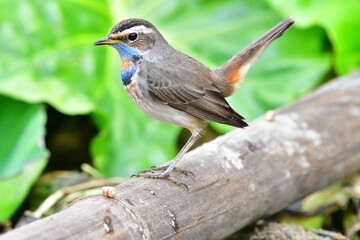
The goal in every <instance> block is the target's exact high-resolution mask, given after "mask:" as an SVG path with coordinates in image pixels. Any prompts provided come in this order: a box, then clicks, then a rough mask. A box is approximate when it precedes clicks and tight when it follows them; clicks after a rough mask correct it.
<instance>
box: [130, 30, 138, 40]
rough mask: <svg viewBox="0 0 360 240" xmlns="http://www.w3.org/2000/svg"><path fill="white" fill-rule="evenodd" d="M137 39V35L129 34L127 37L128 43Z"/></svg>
mask: <svg viewBox="0 0 360 240" xmlns="http://www.w3.org/2000/svg"><path fill="white" fill-rule="evenodd" d="M137 37H138V35H137V33H134V32H133V33H130V34H129V36H128V39H129V40H130V41H135V40H136V39H137Z"/></svg>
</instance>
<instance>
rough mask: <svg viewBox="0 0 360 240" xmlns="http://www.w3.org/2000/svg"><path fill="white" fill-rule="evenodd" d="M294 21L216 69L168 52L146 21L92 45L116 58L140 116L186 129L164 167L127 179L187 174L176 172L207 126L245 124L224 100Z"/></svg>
mask: <svg viewBox="0 0 360 240" xmlns="http://www.w3.org/2000/svg"><path fill="white" fill-rule="evenodd" d="M294 23H295V21H293V19H292V17H288V18H286V19H284V20H283V21H281V22H279V23H278V24H277V25H275V26H274V27H273V28H271V29H270V30H269V31H268V32H266V33H265V34H264V35H263V36H261V37H260V38H258V39H257V40H255V41H254V42H252V43H251V44H250V45H248V46H247V47H246V48H244V49H243V50H241V51H240V52H238V53H237V54H235V55H234V56H233V57H232V58H230V59H229V60H228V61H226V62H225V63H224V64H222V65H221V66H219V67H218V68H216V69H210V68H208V67H206V66H205V65H204V64H202V63H200V62H199V61H197V60H196V59H194V58H192V57H190V56H188V55H186V54H184V53H182V52H180V51H178V50H176V49H175V48H173V47H172V46H171V45H170V44H169V43H168V42H167V41H166V40H165V38H164V37H163V36H162V34H161V33H160V32H159V31H158V30H157V28H156V27H155V26H154V25H153V24H152V23H150V22H149V21H147V20H144V19H140V18H130V19H125V20H122V21H120V22H119V23H117V24H116V25H115V26H114V27H113V28H112V29H111V30H110V32H109V34H108V35H107V36H106V37H104V38H102V39H99V40H97V41H95V42H94V43H93V44H94V45H96V46H97V45H109V46H111V47H113V48H115V49H116V50H117V51H118V53H119V54H120V58H121V79H122V83H123V86H124V88H125V91H126V92H127V94H128V96H129V97H130V99H131V100H132V101H133V102H134V103H135V105H136V106H137V107H138V108H140V109H141V110H142V111H143V112H144V113H146V114H147V115H149V116H151V117H152V118H155V119H157V120H160V121H162V122H166V123H169V124H173V125H177V126H180V127H183V128H186V129H188V130H189V131H190V132H191V137H190V138H189V139H188V141H187V142H186V144H185V145H184V146H183V148H182V149H181V150H180V151H179V153H178V154H177V155H176V156H175V158H174V159H173V160H172V161H171V162H170V163H169V164H167V165H164V166H152V167H151V168H150V169H147V170H143V171H140V172H139V173H137V174H134V175H133V176H136V177H144V178H151V179H168V180H170V181H172V182H173V183H175V184H176V185H178V186H179V185H184V186H185V187H186V188H187V189H188V187H187V186H186V185H185V184H184V183H181V182H178V181H176V180H175V179H173V178H172V177H170V173H171V172H172V171H175V170H176V171H179V172H181V173H184V174H186V175H187V174H188V173H191V174H193V173H192V172H191V171H188V170H184V169H181V168H178V167H176V166H177V165H178V163H179V161H180V160H181V159H182V157H183V156H184V154H185V153H186V152H187V151H188V150H189V149H190V148H191V146H192V145H193V144H194V143H195V142H196V140H198V139H199V138H200V136H201V134H202V132H203V129H204V127H205V126H206V124H207V122H210V121H211V122H217V123H221V124H226V125H230V126H234V127H238V128H244V127H246V126H248V124H247V123H246V122H245V121H244V117H243V116H241V115H240V114H238V113H237V112H236V111H235V110H234V109H233V108H232V107H231V106H230V105H229V103H228V102H227V101H226V99H225V98H226V97H229V96H231V95H232V94H234V93H235V92H236V90H237V89H239V87H240V86H241V84H242V83H243V81H244V78H245V76H246V74H247V73H248V70H249V68H250V67H251V66H252V65H253V64H254V63H255V62H256V61H257V59H258V58H259V56H260V55H261V54H262V53H263V52H264V50H265V49H266V48H267V47H268V46H269V45H270V44H271V42H273V41H274V40H275V39H277V38H279V37H280V36H281V35H283V33H284V32H285V31H286V30H288V29H289V28H290V27H291V26H292V25H293V24H294Z"/></svg>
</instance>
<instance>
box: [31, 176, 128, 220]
mask: <svg viewBox="0 0 360 240" xmlns="http://www.w3.org/2000/svg"><path fill="white" fill-rule="evenodd" d="M125 181H126V179H124V178H120V177H115V178H100V179H95V180H92V181H89V182H85V183H80V184H76V185H73V186H67V187H63V188H61V189H59V190H57V191H56V192H54V193H53V194H51V195H50V196H49V197H47V198H46V199H45V201H44V202H43V203H42V204H41V205H40V206H39V207H38V209H37V210H36V211H35V212H33V213H32V216H33V217H35V218H41V217H42V216H43V214H44V213H45V212H46V211H48V210H49V209H50V208H52V207H53V206H54V205H55V204H56V203H57V202H58V201H59V200H60V199H62V198H63V197H65V196H66V195H67V194H69V193H73V192H77V191H83V190H86V189H89V188H95V187H101V186H104V185H116V184H120V183H123V182H125Z"/></svg>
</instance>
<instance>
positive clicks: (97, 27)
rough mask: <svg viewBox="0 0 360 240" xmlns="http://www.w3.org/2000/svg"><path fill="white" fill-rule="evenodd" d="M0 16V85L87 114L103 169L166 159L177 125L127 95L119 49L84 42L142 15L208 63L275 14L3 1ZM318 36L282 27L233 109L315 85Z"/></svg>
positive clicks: (155, 1) (253, 6) (222, 5)
mask: <svg viewBox="0 0 360 240" xmlns="http://www.w3.org/2000/svg"><path fill="white" fill-rule="evenodd" d="M0 14H1V16H3V20H2V21H1V22H0V32H1V34H0V40H1V42H2V43H6V44H2V45H0V51H1V54H2V58H1V59H0V71H1V73H2V74H1V77H0V93H2V94H4V95H8V96H12V97H14V98H19V99H22V100H25V101H28V102H47V103H49V104H51V105H53V106H54V107H56V108H57V109H58V110H60V111H62V112H64V113H67V114H81V113H92V115H93V116H94V119H95V121H96V123H97V125H98V126H99V128H100V134H99V135H98V136H97V138H96V139H95V140H94V142H93V144H92V153H93V156H94V160H95V165H96V166H97V167H98V168H99V169H100V170H101V171H102V172H104V173H105V174H107V175H109V176H113V175H119V174H120V175H124V176H126V175H130V174H131V173H134V172H136V171H137V170H140V169H142V168H144V167H148V166H150V165H153V164H159V163H161V162H164V161H165V160H169V159H170V158H171V157H173V156H174V154H175V146H176V144H175V143H176V138H177V135H178V132H179V128H178V127H174V126H170V125H168V124H165V123H160V122H157V121H156V120H153V119H151V118H150V117H148V116H146V115H145V114H143V113H142V112H141V111H140V110H139V109H137V108H136V107H135V106H134V105H133V104H132V103H131V101H130V100H129V98H128V97H127V96H126V93H125V91H124V90H123V88H122V86H121V79H120V58H119V56H118V53H117V52H116V51H115V50H114V49H112V48H110V47H96V48H95V47H92V46H91V44H92V42H93V41H95V40H97V39H99V38H102V37H104V36H105V35H106V34H107V33H108V31H109V30H110V29H111V27H112V26H113V25H114V24H115V23H116V22H118V21H119V20H121V19H124V18H128V17H141V18H145V19H148V20H150V21H151V22H153V23H154V25H156V26H157V27H158V29H159V30H160V31H161V32H162V33H163V34H164V36H165V38H166V39H168V41H169V43H170V44H171V45H173V46H174V47H176V48H177V49H179V50H181V51H183V52H185V53H187V54H189V55H190V56H193V57H195V58H197V59H198V60H200V61H201V62H203V63H204V64H206V65H208V66H209V67H217V66H219V65H221V64H222V63H223V62H225V61H226V60H227V59H229V58H230V57H231V56H232V55H234V54H236V53H237V52H238V51H239V50H241V49H242V48H243V47H245V46H246V45H247V44H249V43H251V42H252V41H253V40H255V39H256V38H257V37H260V36H261V35H262V34H263V33H264V32H265V31H266V30H268V29H269V28H270V27H272V26H273V25H274V24H276V23H277V22H278V21H280V20H281V19H282V18H281V17H280V16H279V15H277V14H276V13H275V12H274V10H272V9H271V8H270V7H269V6H268V5H267V4H266V3H265V2H264V1H251V0H247V1H241V2H240V1H236V0H226V1H202V0H196V1H190V0H189V1H181V0H174V1H165V0H151V1H150V0H147V1H140V0H136V1H126V0H108V1H100V0H99V1H95V0H94V1H90V2H89V1H88V2H85V1H80V0H62V1H60V0H47V1H43V0H17V1H13V0H3V1H2V2H0ZM323 38H324V32H323V31H322V30H321V29H311V30H299V29H295V28H294V29H291V30H289V32H288V33H286V34H285V36H284V37H282V38H281V39H280V40H277V41H276V42H275V43H274V44H273V45H272V46H270V48H269V49H268V50H267V51H266V52H265V53H264V55H263V56H262V58H261V59H260V60H259V62H258V63H257V64H256V65H255V66H254V69H253V70H250V73H249V76H248V78H247V79H246V81H245V83H244V86H243V87H242V89H241V90H240V91H239V92H238V93H236V94H235V95H234V97H232V98H230V100H229V101H230V102H231V103H232V104H233V106H234V108H235V109H236V110H238V111H239V112H240V113H241V114H242V115H244V117H246V118H247V120H251V119H253V118H255V117H257V116H259V115H261V114H262V113H264V112H265V111H266V110H267V109H269V108H275V107H277V106H281V105H283V104H285V103H287V102H289V101H291V100H293V99H294V98H296V97H297V96H299V95H301V94H304V93H305V92H307V91H309V90H310V89H312V88H313V87H315V86H316V85H317V84H318V83H319V82H320V81H321V79H322V77H323V76H324V75H325V74H326V73H327V72H328V71H329V68H330V56H329V54H328V53H326V52H324V50H323V45H324V44H323V42H322V39H323ZM216 126H217V128H218V129H219V130H221V131H225V130H227V128H226V126H223V125H221V126H220V125H216ZM146 160H147V161H146Z"/></svg>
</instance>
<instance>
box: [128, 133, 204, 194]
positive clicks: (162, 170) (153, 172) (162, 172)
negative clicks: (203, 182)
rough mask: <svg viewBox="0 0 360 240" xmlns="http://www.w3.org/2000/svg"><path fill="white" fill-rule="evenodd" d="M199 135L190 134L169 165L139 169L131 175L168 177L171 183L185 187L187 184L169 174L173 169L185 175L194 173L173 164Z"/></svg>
mask: <svg viewBox="0 0 360 240" xmlns="http://www.w3.org/2000/svg"><path fill="white" fill-rule="evenodd" d="M200 136H201V134H200V133H196V134H192V135H191V137H190V138H189V140H188V141H187V142H186V144H185V145H184V147H183V148H182V149H181V150H180V152H179V153H178V154H177V155H176V157H175V158H174V159H173V160H172V161H171V162H170V164H169V165H167V166H160V167H157V166H153V167H151V168H150V169H147V170H144V171H140V172H139V173H137V174H135V175H133V176H135V177H145V178H153V179H160V178H163V179H168V180H170V181H172V182H173V183H175V184H176V185H184V186H185V187H186V188H187V186H186V185H185V184H183V183H179V182H177V181H175V180H174V179H172V178H170V177H169V174H170V172H171V171H172V170H175V171H178V172H181V173H184V174H185V175H187V174H188V173H190V174H192V175H194V174H193V173H192V172H190V171H188V170H183V169H180V168H176V167H175V165H176V164H177V163H178V162H179V161H180V159H181V158H182V157H183V156H184V154H185V153H186V152H187V151H188V150H189V149H190V148H191V146H192V145H193V144H194V143H195V142H196V140H198V139H199V137H200Z"/></svg>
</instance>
